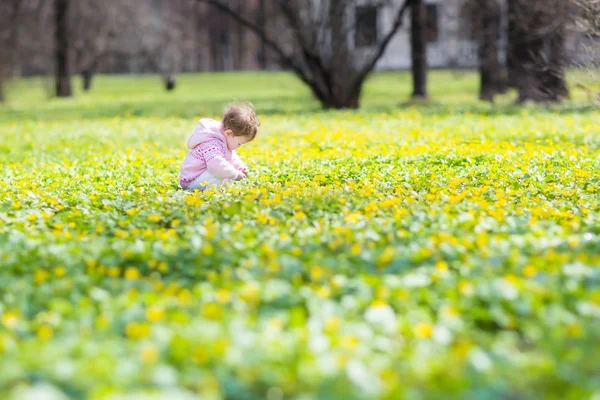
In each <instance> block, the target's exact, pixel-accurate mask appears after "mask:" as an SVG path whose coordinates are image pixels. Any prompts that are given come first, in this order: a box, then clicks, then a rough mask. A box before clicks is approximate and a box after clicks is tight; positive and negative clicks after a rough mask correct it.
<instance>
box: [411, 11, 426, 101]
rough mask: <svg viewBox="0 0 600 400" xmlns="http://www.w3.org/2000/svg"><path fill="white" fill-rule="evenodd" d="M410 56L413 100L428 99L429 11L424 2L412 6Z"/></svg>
mask: <svg viewBox="0 0 600 400" xmlns="http://www.w3.org/2000/svg"><path fill="white" fill-rule="evenodd" d="M410 8H411V18H410V44H411V46H410V54H411V60H412V77H413V93H412V98H413V99H426V98H427V34H426V33H427V31H426V24H427V9H426V7H425V3H424V2H423V0H414V1H412V4H411V6H410Z"/></svg>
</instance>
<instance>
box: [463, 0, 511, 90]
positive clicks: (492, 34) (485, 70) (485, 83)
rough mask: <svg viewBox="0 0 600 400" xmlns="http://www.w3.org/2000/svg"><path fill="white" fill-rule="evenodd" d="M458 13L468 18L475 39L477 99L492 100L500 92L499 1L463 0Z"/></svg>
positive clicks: (500, 19) (501, 82)
mask: <svg viewBox="0 0 600 400" xmlns="http://www.w3.org/2000/svg"><path fill="white" fill-rule="evenodd" d="M462 15H463V18H466V19H467V20H468V23H469V24H470V26H471V29H472V32H473V36H474V38H475V40H477V47H478V52H477V53H478V61H479V76H480V86H479V98H480V99H481V100H486V101H491V102H493V101H494V96H495V95H496V94H497V93H500V92H503V91H504V82H503V77H502V66H501V64H500V60H499V47H500V46H499V41H500V37H501V22H502V9H501V6H500V3H499V1H498V0H466V1H465V2H464V4H463V9H462ZM465 23H467V22H466V21H465Z"/></svg>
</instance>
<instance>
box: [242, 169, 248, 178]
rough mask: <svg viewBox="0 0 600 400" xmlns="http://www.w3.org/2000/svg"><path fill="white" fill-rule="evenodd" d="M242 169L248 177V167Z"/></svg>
mask: <svg viewBox="0 0 600 400" xmlns="http://www.w3.org/2000/svg"><path fill="white" fill-rule="evenodd" d="M240 171H242V174H244V176H245V177H246V178H247V177H248V167H243V168H242V169H240Z"/></svg>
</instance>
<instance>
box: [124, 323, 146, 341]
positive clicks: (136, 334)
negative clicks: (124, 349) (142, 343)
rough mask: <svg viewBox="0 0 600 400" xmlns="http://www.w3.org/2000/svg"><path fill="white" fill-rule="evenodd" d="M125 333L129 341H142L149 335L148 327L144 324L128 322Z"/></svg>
mask: <svg viewBox="0 0 600 400" xmlns="http://www.w3.org/2000/svg"><path fill="white" fill-rule="evenodd" d="M125 333H126V334H127V336H128V337H129V338H131V339H144V338H146V337H148V336H149V335H150V325H148V324H147V323H145V322H129V323H128V324H127V325H126V326H125Z"/></svg>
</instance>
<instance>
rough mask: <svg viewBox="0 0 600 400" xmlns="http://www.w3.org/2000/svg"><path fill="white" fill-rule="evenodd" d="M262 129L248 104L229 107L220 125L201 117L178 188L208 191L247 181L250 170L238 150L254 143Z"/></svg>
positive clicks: (184, 163)
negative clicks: (231, 182) (229, 182)
mask: <svg viewBox="0 0 600 400" xmlns="http://www.w3.org/2000/svg"><path fill="white" fill-rule="evenodd" d="M259 126H260V121H259V119H258V118H257V116H256V111H255V110H254V106H252V105H251V104H247V103H241V104H232V105H229V106H227V108H226V109H225V112H224V113H223V120H222V121H221V122H219V121H215V120H213V119H208V118H202V119H201V120H200V122H199V123H198V126H196V129H195V130H194V133H193V134H192V136H190V138H189V139H188V143H187V146H188V148H189V149H190V152H189V153H188V155H187V156H186V157H185V160H183V165H182V166H181V172H180V173H179V186H181V187H182V188H183V189H187V190H193V189H200V190H205V189H206V188H209V187H212V186H220V185H222V184H223V183H224V182H225V181H227V180H236V181H239V180H241V179H244V178H246V177H247V176H248V167H246V165H245V164H244V163H243V162H242V161H241V160H240V158H239V157H238V155H237V154H236V153H235V150H236V149H237V148H239V147H240V146H241V145H243V144H246V143H249V142H251V141H252V140H254V138H255V137H256V134H257V132H258V127H259Z"/></svg>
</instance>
